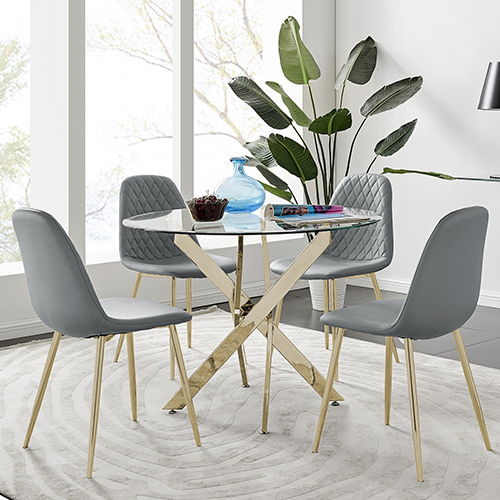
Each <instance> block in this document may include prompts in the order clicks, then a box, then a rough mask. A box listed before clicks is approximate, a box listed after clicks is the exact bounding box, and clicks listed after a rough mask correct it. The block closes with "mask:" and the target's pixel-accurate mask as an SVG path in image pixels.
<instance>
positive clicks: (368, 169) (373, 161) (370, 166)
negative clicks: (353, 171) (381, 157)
mask: <svg viewBox="0 0 500 500" xmlns="http://www.w3.org/2000/svg"><path fill="white" fill-rule="evenodd" d="M377 158H378V155H377V156H375V158H373V160H372V162H371V163H370V165H368V168H367V169H366V173H368V172H369V171H370V169H371V168H372V165H373V164H374V163H375V160H376V159H377Z"/></svg>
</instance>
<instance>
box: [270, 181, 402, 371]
mask: <svg viewBox="0 0 500 500" xmlns="http://www.w3.org/2000/svg"><path fill="white" fill-rule="evenodd" d="M330 203H331V204H332V205H342V206H344V207H349V208H357V209H362V210H367V211H371V212H375V213H377V214H379V215H381V216H382V219H381V220H380V221H379V222H378V223H377V224H373V225H371V226H367V227H363V228H355V229H347V230H345V231H334V232H333V233H332V243H331V245H330V246H329V247H328V248H327V249H326V250H325V252H324V253H323V254H322V255H321V256H320V257H319V258H318V259H317V260H316V262H314V264H313V265H312V266H311V267H310V268H309V269H308V270H307V271H306V272H305V273H304V274H303V275H302V279H307V280H323V294H324V297H323V298H324V311H325V312H328V311H329V310H330V305H331V308H332V309H333V310H336V309H337V287H336V280H337V279H338V278H354V277H360V278H361V277H370V279H371V281H372V284H373V290H374V292H375V297H376V298H377V300H382V298H383V297H382V293H381V292H380V287H379V285H378V281H377V277H376V275H375V273H376V272H378V271H381V270H382V269H385V268H386V267H387V266H388V265H389V264H390V263H391V261H392V254H393V234H392V188H391V183H390V181H389V179H388V178H387V177H386V176H384V175H379V174H372V173H368V174H354V175H350V176H348V177H344V179H342V181H341V182H340V183H339V185H338V186H337V189H336V190H335V192H334V193H333V197H332V199H331V202H330ZM292 261H293V258H286V259H279V260H275V261H274V262H272V263H271V266H270V267H271V271H272V272H273V273H275V274H283V273H284V272H285V271H286V269H287V268H288V266H289V265H290V264H291V262H292ZM279 310H281V304H280V306H279ZM278 317H279V312H278ZM324 328H325V348H326V349H328V346H329V337H330V327H329V326H328V325H325V327H324ZM334 333H335V332H334ZM341 341H342V337H341ZM391 343H392V348H393V355H394V358H395V359H396V361H397V362H399V357H398V354H397V350H396V344H395V343H394V341H393V339H391Z"/></svg>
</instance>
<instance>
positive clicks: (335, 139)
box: [329, 132, 337, 198]
mask: <svg viewBox="0 0 500 500" xmlns="http://www.w3.org/2000/svg"><path fill="white" fill-rule="evenodd" d="M336 156H337V132H335V135H334V137H333V147H332V162H331V163H330V172H331V175H330V193H329V194H330V198H331V197H332V196H333V187H334V181H335V179H334V177H335V161H336V159H337V158H336Z"/></svg>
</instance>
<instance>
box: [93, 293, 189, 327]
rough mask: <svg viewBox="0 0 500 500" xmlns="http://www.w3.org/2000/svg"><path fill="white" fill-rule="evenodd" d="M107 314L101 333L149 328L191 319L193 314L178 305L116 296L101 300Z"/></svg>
mask: <svg viewBox="0 0 500 500" xmlns="http://www.w3.org/2000/svg"><path fill="white" fill-rule="evenodd" d="M99 302H100V303H101V306H102V308H103V309H104V312H105V314H106V316H107V317H106V320H105V321H104V324H103V326H102V328H101V332H100V334H101V335H107V334H111V333H129V332H136V331H140V330H149V329H150V328H157V327H161V326H168V325H176V324H178V323H185V322H187V321H190V320H191V317H192V316H191V314H189V313H188V312H186V311H183V310H182V309H179V308H177V307H172V306H168V305H166V304H159V303H158V302H151V301H149V300H141V299H131V298H116V299H101V300H100V301H99Z"/></svg>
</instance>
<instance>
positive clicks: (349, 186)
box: [325, 174, 393, 265]
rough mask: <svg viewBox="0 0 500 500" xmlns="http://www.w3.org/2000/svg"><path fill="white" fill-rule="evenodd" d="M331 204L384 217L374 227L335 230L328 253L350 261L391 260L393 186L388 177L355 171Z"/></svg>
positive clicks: (339, 187)
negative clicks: (368, 211)
mask: <svg viewBox="0 0 500 500" xmlns="http://www.w3.org/2000/svg"><path fill="white" fill-rule="evenodd" d="M331 203H332V204H334V205H342V206H344V207H348V208H358V209H364V210H370V211H373V212H375V213H377V214H378V215H381V216H382V219H381V220H380V221H379V222H377V223H376V224H372V225H371V226H367V227H363V228H357V229H345V230H340V231H335V232H333V233H332V244H331V245H330V246H329V247H328V248H327V249H326V251H325V253H326V254H329V255H331V256H333V257H338V258H341V259H349V260H372V259H377V258H385V259H387V265H389V264H390V262H391V260H392V252H393V235H392V188H391V183H390V181H389V179H388V178H387V177H385V176H384V175H379V174H355V175H350V176H348V177H345V178H344V179H342V181H341V182H340V184H339V185H338V187H337V189H336V190H335V193H334V194H333V197H332V200H331Z"/></svg>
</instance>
